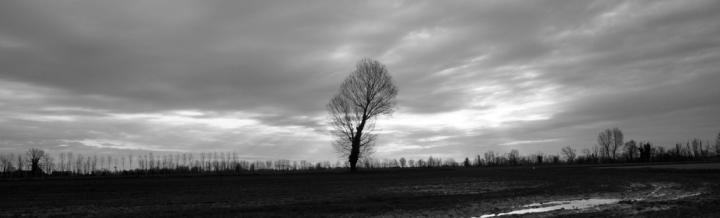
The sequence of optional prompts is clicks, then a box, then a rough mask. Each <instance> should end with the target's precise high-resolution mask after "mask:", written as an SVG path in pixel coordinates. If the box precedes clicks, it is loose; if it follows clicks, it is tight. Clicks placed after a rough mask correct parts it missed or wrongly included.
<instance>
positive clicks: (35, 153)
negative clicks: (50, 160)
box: [25, 148, 45, 177]
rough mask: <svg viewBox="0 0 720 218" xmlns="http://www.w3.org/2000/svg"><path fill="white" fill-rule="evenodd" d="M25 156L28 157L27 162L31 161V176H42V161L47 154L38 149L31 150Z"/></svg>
mask: <svg viewBox="0 0 720 218" xmlns="http://www.w3.org/2000/svg"><path fill="white" fill-rule="evenodd" d="M25 155H27V160H28V161H30V174H31V175H32V176H33V177H34V176H37V175H38V174H41V173H42V169H41V168H40V159H42V157H43V156H45V152H44V151H43V150H40V149H37V148H31V149H30V150H28V151H27V152H26V153H25Z"/></svg>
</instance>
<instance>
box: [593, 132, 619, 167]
mask: <svg viewBox="0 0 720 218" xmlns="http://www.w3.org/2000/svg"><path fill="white" fill-rule="evenodd" d="M623 138H624V136H623V133H622V131H620V129H618V128H617V127H615V128H612V129H605V130H604V131H602V132H600V134H598V139H597V141H598V144H600V147H601V148H602V151H603V158H604V159H606V160H611V161H614V160H615V156H616V154H617V151H618V149H620V146H622V145H623Z"/></svg>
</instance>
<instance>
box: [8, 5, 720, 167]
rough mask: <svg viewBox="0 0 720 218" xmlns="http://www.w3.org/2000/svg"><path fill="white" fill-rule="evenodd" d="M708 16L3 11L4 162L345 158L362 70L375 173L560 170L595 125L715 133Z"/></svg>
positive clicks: (423, 9) (630, 132) (716, 49)
mask: <svg viewBox="0 0 720 218" xmlns="http://www.w3.org/2000/svg"><path fill="white" fill-rule="evenodd" d="M718 11H720V1H714V0H708V1H693V0H683V1H674V0H673V1H628V2H624V1H407V2H405V1H249V2H244V1H96V0H92V1H70V0H67V1H0V153H18V152H21V151H24V150H27V149H28V148H31V147H36V148H41V149H44V150H46V151H48V152H50V153H51V154H57V153H59V152H67V151H72V152H74V153H88V154H108V155H124V154H129V153H140V152H142V153H146V152H150V151H152V152H156V153H163V152H208V151H218V152H220V151H236V152H238V153H240V154H242V155H243V158H245V159H280V158H282V159H292V160H302V159H305V160H309V161H322V160H330V161H333V162H334V161H335V160H337V159H338V158H337V155H335V154H334V153H333V151H332V148H331V146H330V140H331V138H330V134H329V132H328V130H329V127H328V125H327V121H326V116H327V115H326V114H327V113H326V111H325V104H326V103H327V102H328V101H329V100H330V98H331V97H332V96H333V95H334V94H335V93H337V92H338V89H339V86H340V83H341V82H342V80H343V79H344V78H345V77H346V76H347V75H348V74H349V73H350V72H351V71H352V70H353V69H354V67H355V63H356V62H357V61H358V60H360V59H362V58H366V57H367V58H373V59H376V60H378V61H380V62H381V63H383V64H385V65H386V66H387V67H388V69H389V71H390V73H391V75H392V76H393V77H394V78H395V80H396V83H397V86H398V88H399V89H400V92H399V95H398V97H397V100H398V105H399V107H400V108H399V110H397V111H396V113H395V114H394V115H393V116H392V117H382V118H381V119H380V120H379V121H378V124H377V128H378V129H380V130H382V131H381V132H380V136H379V141H378V144H377V150H378V151H377V153H376V156H377V157H379V158H399V157H406V158H425V157H428V156H430V155H433V156H435V157H453V158H455V159H460V158H464V157H465V156H472V155H476V154H482V153H484V152H486V151H488V150H493V151H496V152H500V153H504V152H508V151H510V150H511V149H519V150H520V153H521V154H530V153H536V152H544V153H548V154H556V153H559V152H560V148H561V147H565V146H571V147H574V148H577V149H578V151H580V150H581V149H583V148H588V147H590V146H593V145H594V144H596V139H597V135H598V133H599V132H600V131H602V130H604V129H606V128H612V127H619V128H620V129H621V130H622V131H623V132H624V133H625V138H626V140H627V139H635V140H639V141H651V142H653V143H654V144H655V145H660V146H666V147H667V146H672V145H674V144H675V143H676V142H683V143H684V142H686V141H687V140H688V139H690V138H700V139H703V140H710V141H711V143H714V138H715V137H716V136H717V135H718V133H719V132H720V115H718V113H719V112H720V13H718Z"/></svg>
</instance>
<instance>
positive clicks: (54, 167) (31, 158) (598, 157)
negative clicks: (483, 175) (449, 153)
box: [0, 128, 720, 178]
mask: <svg viewBox="0 0 720 218" xmlns="http://www.w3.org/2000/svg"><path fill="white" fill-rule="evenodd" d="M681 161H720V133H719V134H718V135H717V137H716V139H715V144H714V145H713V144H711V143H710V141H707V140H706V141H705V142H703V140H700V139H696V138H693V139H690V140H688V141H687V142H686V143H685V144H682V143H676V144H675V145H674V146H673V147H671V148H669V149H667V148H665V147H662V146H655V145H653V143H651V142H649V141H639V142H636V141H635V140H629V141H624V136H623V134H622V131H620V129H618V128H613V129H606V130H604V131H602V132H601V133H600V134H598V144H596V145H594V146H592V147H590V148H585V149H582V151H581V152H580V154H578V153H577V151H576V149H574V148H572V147H569V146H568V147H564V148H562V149H561V153H560V154H555V155H551V154H544V153H542V152H537V153H531V154H528V155H521V154H520V151H519V150H517V149H513V150H510V152H507V153H499V152H495V151H487V152H485V153H484V154H483V155H475V156H473V157H466V158H465V159H464V160H460V161H456V160H455V159H454V158H445V159H442V158H434V157H432V156H430V157H428V158H427V159H417V160H414V159H405V158H400V159H389V158H384V159H378V158H372V157H364V158H362V159H360V160H359V161H358V164H357V167H358V168H365V169H380V168H433V167H497V166H521V165H559V164H607V163H637V162H681ZM349 168H350V163H349V162H347V161H345V162H340V161H336V162H335V163H331V162H329V161H322V162H315V163H313V162H308V161H305V160H301V161H291V160H274V161H272V160H265V161H261V160H255V161H248V160H241V159H240V157H239V155H238V153H236V152H203V153H199V154H193V153H182V154H164V155H153V153H148V154H143V155H137V156H133V155H132V154H130V155H127V156H119V157H118V156H97V155H93V156H83V155H82V154H73V153H72V152H67V153H65V152H63V153H60V154H59V155H58V156H57V159H56V158H54V157H52V156H51V155H50V154H48V153H47V152H45V151H43V150H40V149H36V148H31V149H29V150H28V151H26V152H25V153H24V154H12V153H11V154H0V178H19V177H46V176H110V175H160V174H240V173H249V172H250V173H251V172H273V171H286V172H287V171H299V172H300V171H318V170H332V169H349Z"/></svg>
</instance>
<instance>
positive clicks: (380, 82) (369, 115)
mask: <svg viewBox="0 0 720 218" xmlns="http://www.w3.org/2000/svg"><path fill="white" fill-rule="evenodd" d="M356 67H357V69H356V70H355V71H353V72H352V73H350V76H348V77H347V78H346V79H345V81H344V82H343V83H342V85H340V93H338V94H337V95H335V96H334V97H333V98H332V99H331V100H330V102H329V103H328V104H327V106H326V108H327V111H328V114H329V116H328V119H329V121H330V125H331V126H332V127H333V129H334V130H333V131H332V132H331V133H332V135H333V136H334V137H335V140H334V141H333V142H332V146H333V148H334V149H335V151H336V152H337V153H338V154H340V155H342V156H347V157H348V162H350V171H352V172H354V171H357V168H356V165H357V162H358V160H360V159H362V158H363V157H364V156H369V155H370V154H372V153H373V151H374V149H373V148H374V146H375V138H376V136H377V135H376V134H373V133H372V131H373V130H374V128H375V120H376V118H377V117H378V115H392V113H393V112H394V111H395V108H396V106H397V102H396V101H395V96H397V94H398V88H397V87H396V86H395V81H394V80H393V78H392V76H390V73H388V70H387V68H385V65H382V64H380V62H378V61H375V60H372V59H362V60H360V61H359V62H358V63H357V66H356Z"/></svg>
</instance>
